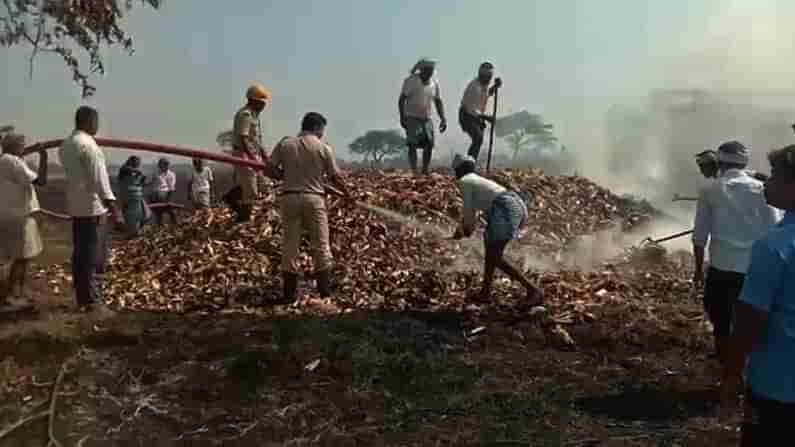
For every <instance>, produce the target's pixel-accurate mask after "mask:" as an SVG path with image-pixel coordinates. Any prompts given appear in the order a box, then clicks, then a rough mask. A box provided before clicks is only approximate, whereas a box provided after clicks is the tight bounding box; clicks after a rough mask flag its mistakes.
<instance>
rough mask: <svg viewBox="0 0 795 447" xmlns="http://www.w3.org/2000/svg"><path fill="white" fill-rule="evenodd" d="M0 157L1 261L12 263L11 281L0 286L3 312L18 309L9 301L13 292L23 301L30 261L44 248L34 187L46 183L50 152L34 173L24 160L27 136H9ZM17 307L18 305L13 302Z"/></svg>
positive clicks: (9, 275)
mask: <svg viewBox="0 0 795 447" xmlns="http://www.w3.org/2000/svg"><path fill="white" fill-rule="evenodd" d="M2 146H3V154H2V155H0V194H2V198H3V206H2V207H0V234H2V235H3V236H2V239H0V258H4V259H9V260H11V261H12V263H11V269H10V270H9V273H8V279H7V280H6V281H5V283H4V284H2V286H0V309H4V308H9V309H11V310H18V306H16V305H12V303H10V302H9V300H8V299H9V297H10V296H11V295H12V294H13V292H14V289H15V288H16V289H17V290H18V293H19V295H18V297H19V298H21V295H22V293H23V292H24V288H25V278H26V276H27V271H28V266H29V264H30V261H31V260H32V259H33V258H35V257H36V256H38V255H39V254H41V252H42V250H43V249H44V245H43V243H42V239H41V234H40V233H39V226H38V223H37V222H36V219H35V218H34V217H33V216H34V214H35V213H36V212H38V211H39V200H38V197H37V196H36V189H35V188H34V186H43V185H45V184H46V183H47V151H46V150H42V151H41V152H40V153H39V170H38V173H36V172H34V171H32V170H31V169H30V167H28V164H27V163H25V161H24V160H23V159H22V151H23V149H24V148H25V137H24V136H22V135H19V134H15V133H10V134H8V135H6V136H5V138H3V141H2ZM14 304H16V303H14Z"/></svg>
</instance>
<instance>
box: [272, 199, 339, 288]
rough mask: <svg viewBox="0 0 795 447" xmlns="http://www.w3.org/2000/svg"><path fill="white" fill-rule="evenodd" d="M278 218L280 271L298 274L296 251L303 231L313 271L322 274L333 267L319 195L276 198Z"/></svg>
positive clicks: (323, 200)
mask: <svg viewBox="0 0 795 447" xmlns="http://www.w3.org/2000/svg"><path fill="white" fill-rule="evenodd" d="M279 208H280V213H281V217H282V226H283V229H282V270H283V271H285V272H291V273H297V272H298V265H297V262H296V261H297V259H298V251H299V248H300V247H301V236H302V235H303V232H304V231H306V232H307V233H309V246H310V247H311V250H312V260H313V261H314V266H315V271H316V272H322V271H324V270H328V269H330V268H331V267H332V266H333V264H334V259H333V258H332V256H331V245H330V243H329V230H328V214H327V213H326V199H325V197H324V196H322V195H320V194H303V193H299V194H296V193H292V194H283V195H282V196H281V197H280V198H279Z"/></svg>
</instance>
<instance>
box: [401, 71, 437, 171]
mask: <svg viewBox="0 0 795 447" xmlns="http://www.w3.org/2000/svg"><path fill="white" fill-rule="evenodd" d="M435 70H436V61H434V60H431V59H427V58H423V59H420V60H419V62H417V63H416V64H415V65H414V67H413V68H412V69H411V71H410V72H409V77H407V78H406V79H405V80H404V81H403V88H402V89H401V90H400V97H399V98H398V110H399V111H400V126H401V127H402V128H403V129H404V130H405V131H406V143H407V144H408V147H409V164H411V170H412V171H414V175H417V149H419V148H422V149H423V152H422V173H423V175H428V170H429V167H430V164H431V157H432V155H433V147H434V144H435V143H434V139H435V135H434V127H433V120H432V119H431V112H432V110H431V109H432V105H433V104H435V105H436V112H437V113H438V114H439V120H440V123H439V132H441V133H444V132H445V130H447V118H445V115H444V104H443V103H442V95H441V91H440V90H439V81H437V80H436V79H434V78H433V74H434V71H435Z"/></svg>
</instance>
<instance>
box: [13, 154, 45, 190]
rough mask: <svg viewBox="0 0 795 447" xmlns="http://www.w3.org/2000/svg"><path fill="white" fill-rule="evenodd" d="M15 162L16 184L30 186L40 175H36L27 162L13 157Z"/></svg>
mask: <svg viewBox="0 0 795 447" xmlns="http://www.w3.org/2000/svg"><path fill="white" fill-rule="evenodd" d="M13 160H14V183H17V184H19V185H30V184H31V183H33V181H34V180H36V179H37V178H38V177H39V175H38V174H36V172H34V171H33V170H32V169H30V166H28V164H27V163H25V160H23V159H22V158H20V157H13Z"/></svg>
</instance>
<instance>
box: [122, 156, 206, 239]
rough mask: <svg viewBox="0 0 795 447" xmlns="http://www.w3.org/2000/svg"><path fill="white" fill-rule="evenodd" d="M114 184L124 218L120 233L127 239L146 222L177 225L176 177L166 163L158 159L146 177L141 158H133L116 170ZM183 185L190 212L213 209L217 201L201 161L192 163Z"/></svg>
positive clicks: (136, 233) (178, 206)
mask: <svg viewBox="0 0 795 447" xmlns="http://www.w3.org/2000/svg"><path fill="white" fill-rule="evenodd" d="M116 184H117V189H118V196H119V199H120V205H121V206H120V209H121V211H122V214H123V216H124V224H123V226H124V228H123V231H125V232H126V233H127V234H128V235H129V236H130V237H135V236H137V235H138V233H139V231H140V230H141V228H142V227H143V226H144V225H145V224H147V223H149V222H150V221H154V223H155V224H157V225H162V224H164V223H166V222H167V221H168V222H170V223H177V222H178V219H177V210H178V209H180V208H183V206H182V205H180V204H179V203H175V201H176V200H177V199H176V194H177V174H176V173H175V172H174V171H173V170H172V169H171V164H170V162H169V161H168V160H167V159H165V158H161V159H160V160H159V161H158V163H157V169H156V171H155V172H154V173H153V174H152V176H151V177H147V176H146V175H145V174H144V172H143V170H142V168H141V158H140V157H138V156H135V155H134V156H132V157H130V158H128V159H127V161H126V162H125V163H124V165H123V166H122V167H121V169H119V174H118V177H117V182H116ZM187 185H188V186H187V191H186V193H187V199H188V202H189V203H190V204H191V207H192V208H193V209H203V208H210V207H212V206H213V204H214V203H215V201H216V199H217V194H216V188H215V176H214V174H213V170H212V169H211V168H210V167H209V166H207V165H206V164H205V161H204V160H202V159H194V160H193V169H192V170H191V173H190V179H189V180H188V184H187ZM166 219H167V220H166Z"/></svg>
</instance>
